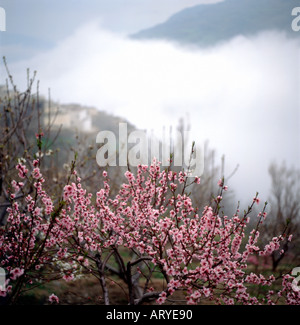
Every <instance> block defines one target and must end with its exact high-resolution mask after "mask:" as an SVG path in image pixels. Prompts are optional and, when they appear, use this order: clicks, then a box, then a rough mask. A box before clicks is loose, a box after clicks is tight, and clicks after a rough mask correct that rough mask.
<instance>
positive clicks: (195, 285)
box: [0, 160, 300, 305]
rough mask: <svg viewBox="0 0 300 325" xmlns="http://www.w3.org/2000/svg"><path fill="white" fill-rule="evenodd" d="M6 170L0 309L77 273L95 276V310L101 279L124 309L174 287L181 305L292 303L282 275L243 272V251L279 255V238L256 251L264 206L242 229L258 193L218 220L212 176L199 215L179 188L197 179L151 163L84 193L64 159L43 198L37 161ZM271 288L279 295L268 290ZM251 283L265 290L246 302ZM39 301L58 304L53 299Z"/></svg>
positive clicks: (106, 295) (297, 297) (166, 295)
mask: <svg viewBox="0 0 300 325" xmlns="http://www.w3.org/2000/svg"><path fill="white" fill-rule="evenodd" d="M16 168H17V170H18V174H19V180H14V181H12V183H11V189H10V200H11V207H9V208H8V218H7V221H6V223H5V226H3V227H1V228H0V266H1V267H2V268H4V269H5V270H6V272H7V280H6V286H5V287H4V288H1V291H0V294H1V296H2V297H5V299H6V300H5V302H6V303H16V302H17V300H18V298H19V297H20V295H21V294H22V293H23V292H24V291H26V290H28V289H30V288H33V287H35V286H36V285H39V284H40V283H42V282H49V281H51V280H54V279H60V278H63V279H64V280H66V281H74V280H76V278H77V277H78V276H84V274H91V275H93V276H95V277H96V278H97V279H98V280H99V283H100V286H101V288H102V297H103V303H104V304H109V303H110V292H109V286H108V285H107V281H111V280H110V275H111V274H114V275H116V276H118V277H119V278H120V280H122V281H123V283H124V288H123V290H124V292H126V294H127V296H128V303H129V304H142V303H144V302H147V301H151V300H155V301H156V302H157V303H158V304H163V303H165V302H166V301H167V300H172V299H173V298H172V295H173V294H174V293H175V292H176V291H178V290H181V291H183V292H185V294H186V295H185V300H186V303H188V304H198V303H201V301H202V299H210V300H211V301H213V302H214V303H216V304H250V305H253V304H299V303H300V292H299V291H297V290H295V286H293V283H294V281H295V279H294V278H293V277H292V276H291V275H290V274H284V275H282V276H281V277H280V278H279V279H277V278H275V276H274V275H269V276H264V275H263V274H259V273H258V274H257V273H254V272H251V270H250V268H249V266H248V259H249V257H251V255H253V254H256V255H257V254H258V255H260V256H266V255H270V254H272V253H273V252H274V251H275V250H278V251H279V252H280V250H281V243H282V241H283V238H284V236H285V234H284V233H282V234H278V236H277V237H274V238H272V239H270V241H269V243H268V244H267V245H265V246H264V247H259V236H260V228H259V227H260V225H261V223H262V222H263V221H264V219H265V218H266V215H267V214H266V204H265V206H264V208H263V210H262V211H261V213H259V215H258V221H257V226H256V227H255V228H254V229H252V231H250V232H246V228H247V227H249V219H250V218H249V216H250V213H251V212H252V210H253V206H254V205H255V204H256V203H259V198H258V195H256V196H255V197H254V198H253V200H252V203H251V205H250V206H249V207H248V209H247V210H246V211H244V213H240V211H239V210H237V211H236V213H235V214H234V215H233V216H231V217H229V216H225V215H222V213H221V212H220V207H221V202H222V195H223V194H224V192H225V191H226V190H227V186H226V185H224V179H221V180H220V181H219V183H218V184H219V193H218V194H217V195H216V197H215V198H214V201H213V202H212V204H211V205H210V206H206V207H205V208H204V209H203V211H199V210H198V208H197V207H195V206H194V205H193V202H192V200H191V198H190V196H189V193H188V190H190V189H192V191H197V187H198V186H201V185H199V184H200V179H199V178H195V179H192V180H191V178H190V177H188V175H187V173H186V172H184V171H182V172H179V173H176V172H174V171H172V170H171V169H170V168H169V169H162V168H161V166H160V163H159V162H157V161H153V163H152V165H151V166H143V165H141V166H138V168H137V170H136V173H132V172H130V171H128V172H126V174H125V176H126V179H127V182H125V183H124V184H123V185H122V186H121V188H120V190H119V193H118V194H117V195H116V196H115V197H112V196H111V194H110V180H109V176H108V175H107V173H106V172H104V173H103V176H104V183H103V185H102V186H101V189H100V190H99V191H98V192H97V193H96V195H95V196H93V195H92V194H91V193H88V192H87V191H86V190H85V189H84V188H83V187H82V185H81V179H80V177H79V176H78V175H77V173H76V170H75V162H73V163H72V168H71V172H70V176H69V177H68V180H67V182H66V185H65V187H64V188H63V191H62V195H61V197H56V198H53V197H50V196H49V195H48V194H47V193H46V192H45V191H44V190H43V184H44V183H45V182H46V180H45V179H44V177H43V175H42V174H41V171H40V168H39V160H34V161H33V163H32V164H25V163H19V164H17V166H16ZM26 192H28V193H29V192H30V193H31V194H26ZM19 193H22V194H23V196H22V197H24V200H23V201H22V202H21V201H20V200H19V199H17V198H18V197H19ZM124 252H126V254H124ZM157 272H159V273H160V274H161V275H162V277H163V278H164V280H165V287H164V288H162V289H159V290H158V289H156V290H155V289H153V288H152V287H151V280H152V278H153V277H154V275H155V274H156V273H157ZM278 282H280V285H279V289H274V288H278V285H277V286H274V284H275V283H278ZM253 286H264V287H266V288H269V289H268V291H267V294H266V296H265V297H257V296H255V294H253V290H251V288H253ZM49 300H50V301H51V302H53V303H58V302H59V299H58V297H56V296H55V295H54V294H52V295H51V296H50V299H49Z"/></svg>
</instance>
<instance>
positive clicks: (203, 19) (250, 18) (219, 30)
mask: <svg viewBox="0 0 300 325" xmlns="http://www.w3.org/2000/svg"><path fill="white" fill-rule="evenodd" d="M297 5H298V6H299V1H297V0H289V1H287V0H225V1H223V2H218V3H214V4H201V5H197V6H194V7H190V8H186V9H184V10H182V11H179V12H178V13H176V14H174V15H172V16H171V17H170V18H169V19H168V20H167V21H166V22H164V23H162V24H159V25H156V26H154V27H152V28H149V29H145V30H141V31H140V32H138V33H136V34H133V35H130V36H131V37H132V38H133V39H164V40H169V41H175V42H178V43H180V44H196V45H200V46H209V45H214V44H216V43H218V42H221V41H226V40H229V39H231V38H233V37H235V36H238V35H245V36H251V35H255V34H257V33H259V32H262V31H267V30H278V31H283V32H285V33H286V34H287V35H289V36H291V37H293V36H294V37H296V36H298V35H299V34H297V33H296V32H294V31H293V30H292V28H291V23H292V21H293V16H292V15H291V12H292V9H293V8H294V7H296V6H297Z"/></svg>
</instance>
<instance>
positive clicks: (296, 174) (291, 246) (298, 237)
mask: <svg viewBox="0 0 300 325" xmlns="http://www.w3.org/2000/svg"><path fill="white" fill-rule="evenodd" d="M269 175H270V177H271V181H272V192H271V197H270V200H269V202H270V205H271V210H270V213H269V214H270V216H269V218H267V220H268V221H267V222H266V224H265V225H264V228H265V229H264V231H265V234H266V235H267V236H275V235H278V234H280V233H281V234H283V236H284V237H285V240H284V242H283V244H282V250H281V252H274V253H273V254H272V256H271V257H272V267H273V271H275V270H276V269H277V267H278V265H279V263H280V262H281V261H282V260H283V259H284V258H285V257H287V256H288V255H289V256H290V257H292V258H293V259H297V258H298V257H299V256H300V249H299V247H300V182H299V181H300V170H298V169H296V168H293V167H287V166H286V164H285V163H282V164H281V165H280V166H279V165H277V164H275V163H273V164H271V165H270V167H269ZM291 234H293V239H292V241H291V242H290V241H289V236H290V235H291ZM288 251H289V254H288V253H287V252H288Z"/></svg>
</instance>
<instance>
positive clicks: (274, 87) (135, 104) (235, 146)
mask: <svg viewBox="0 0 300 325" xmlns="http://www.w3.org/2000/svg"><path fill="white" fill-rule="evenodd" d="M3 2H4V3H5V1H3ZM25 2H26V4H27V5H26V6H25V5H24V3H25ZM70 2H72V1H69V2H68V3H70ZM201 2H202V1H188V0H184V1H176V0H172V1H169V0H166V1H162V0H160V1H156V0H151V1H148V0H143V1H141V0H138V1H137V0H126V5H125V1H121V0H115V1H97V3H98V4H97V6H98V8H99V13H101V14H99V15H98V12H97V15H95V11H94V10H91V8H94V7H93V6H95V7H96V1H93V0H91V1H89V7H88V8H86V10H85V9H84V8H83V7H82V6H79V5H78V2H75V1H74V6H75V7H74V8H73V10H72V11H70V12H69V13H68V16H67V18H66V20H65V21H64V22H63V20H62V18H61V17H63V16H66V15H63V13H65V12H66V8H64V6H65V2H63V3H64V5H63V4H61V5H60V4H59V3H61V2H59V1H56V0H55V1H53V0H52V1H51V4H52V5H51V6H49V5H50V1H46V0H44V1H41V0H39V3H43V4H44V6H42V5H40V6H37V7H34V6H33V7H30V5H29V4H32V5H33V4H36V3H37V1H33V0H28V1H23V2H22V6H23V7H22V10H23V14H22V17H23V18H22V19H21V20H20V26H19V27H18V26H17V25H14V26H12V25H9V24H8V28H9V27H10V26H12V27H11V28H12V33H13V34H14V35H16V34H20V33H21V34H22V33H23V34H24V35H26V37H28V38H30V39H31V42H32V43H34V41H33V40H36V46H30V47H29V49H28V52H26V51H24V52H22V51H21V52H20V49H21V48H22V47H24V46H25V47H26V43H25V44H23V45H22V44H21V45H16V44H14V43H13V44H12V45H11V48H10V50H11V51H12V52H13V54H14V55H12V56H13V60H12V64H11V66H10V70H11V72H12V74H13V76H14V78H15V80H17V81H18V84H19V85H25V82H26V68H30V69H31V71H33V70H37V71H38V79H39V80H40V81H41V83H40V89H41V92H42V93H45V94H47V91H48V88H49V87H50V88H51V94H52V99H54V100H58V101H59V102H60V103H70V102H71V103H74V102H75V103H79V104H82V105H88V106H95V107H97V108H98V109H100V110H105V111H107V112H109V113H113V114H115V115H117V116H121V117H124V118H126V119H127V120H128V121H130V122H131V123H133V124H135V125H136V126H137V127H138V128H142V129H148V130H149V129H154V130H156V132H160V131H161V130H162V128H163V126H167V127H168V126H169V125H173V126H176V125H177V123H178V121H179V119H180V118H184V119H186V121H189V122H190V123H191V128H192V134H193V137H194V139H193V140H196V141H200V142H204V141H207V140H208V141H209V146H210V148H212V149H216V151H217V155H218V157H219V158H220V157H221V155H223V154H224V155H225V161H226V170H225V174H226V173H227V175H228V174H230V173H231V172H232V171H233V169H234V168H235V167H236V165H237V164H238V165H239V169H238V171H237V173H236V175H235V176H234V177H233V178H232V179H230V184H229V185H230V186H232V187H233V188H234V189H235V191H236V199H237V200H241V201H243V199H244V198H245V197H249V199H250V203H251V200H252V197H253V196H254V195H255V193H256V191H258V192H260V193H261V197H262V200H267V199H268V194H269V190H270V180H269V178H268V176H267V173H268V172H267V170H268V166H269V164H270V163H271V162H277V163H281V162H283V161H286V162H287V163H288V165H294V166H295V167H297V166H299V159H300V153H299V150H300V134H299V129H300V114H299V90H300V87H299V86H300V85H299V72H300V59H299V58H300V55H299V49H300V47H299V40H298V39H296V38H295V39H289V38H287V37H286V36H285V35H284V34H283V33H279V32H274V31H267V32H264V33H261V34H259V35H256V36H253V37H245V36H242V35H241V36H238V37H235V38H234V39H231V40H229V41H228V42H226V43H224V44H219V45H216V46H213V47H210V48H206V49H201V48H199V49H193V50H191V49H187V48H184V47H180V46H178V45H174V44H172V43H168V42H166V41H147V42H144V41H139V40H132V39H129V38H128V37H127V36H126V35H127V34H128V33H132V32H135V31H138V30H139V29H143V28H145V27H147V26H151V25H155V24H156V23H158V22H161V21H164V20H165V19H167V17H168V16H169V15H170V14H172V13H174V12H176V11H178V10H179V9H182V8H184V7H186V6H188V5H194V4H197V3H201ZM7 3H8V1H7ZM15 3H16V0H9V5H7V8H8V9H9V11H11V12H12V10H13V8H14V5H15ZM18 3H20V2H18ZM76 3H77V5H76ZM141 3H142V4H143V5H141ZM46 4H47V5H46ZM171 4H172V5H171ZM76 6H77V7H76ZM3 7H4V5H3ZM18 8H19V7H18ZM75 9H76V10H75ZM100 9H101V10H100ZM45 10H46V13H45V12H44V11H45ZM13 12H14V15H12V16H13V17H14V19H13V21H16V20H17V18H16V17H21V14H20V13H15V11H13ZM24 12H25V13H26V14H24ZM56 15H57V17H58V18H57V23H56V22H55V20H54V18H53V17H55V16H56ZM37 16H38V18H36V19H33V17H37ZM79 17H81V18H79ZM83 17H84V18H83ZM8 21H9V15H8ZM26 21H27V22H26ZM29 21H31V24H32V25H31V26H30V24H29ZM42 21H43V23H42ZM74 21H77V23H76V24H75V23H74ZM51 22H52V23H51ZM11 24H12V23H11ZM22 24H24V25H23V26H22V27H21V25H22ZM40 24H41V28H35V26H37V25H39V26H40ZM47 25H49V26H51V27H49V26H48V27H47ZM63 27H64V28H63ZM45 31H48V34H47V33H46V34H47V35H45ZM1 35H2V34H1ZM43 35H44V36H43ZM40 39H43V41H44V43H43V42H39V40H40ZM29 43H30V42H29ZM41 44H42V45H41ZM27 45H28V44H27ZM13 46H16V48H14V49H13V48H12V47H13ZM18 46H19V48H18ZM4 49H7V47H5V46H4V47H2V50H4ZM7 58H8V61H9V60H10V57H9V56H8V57H7ZM204 173H205V170H204ZM244 203H247V201H245V200H244Z"/></svg>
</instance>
